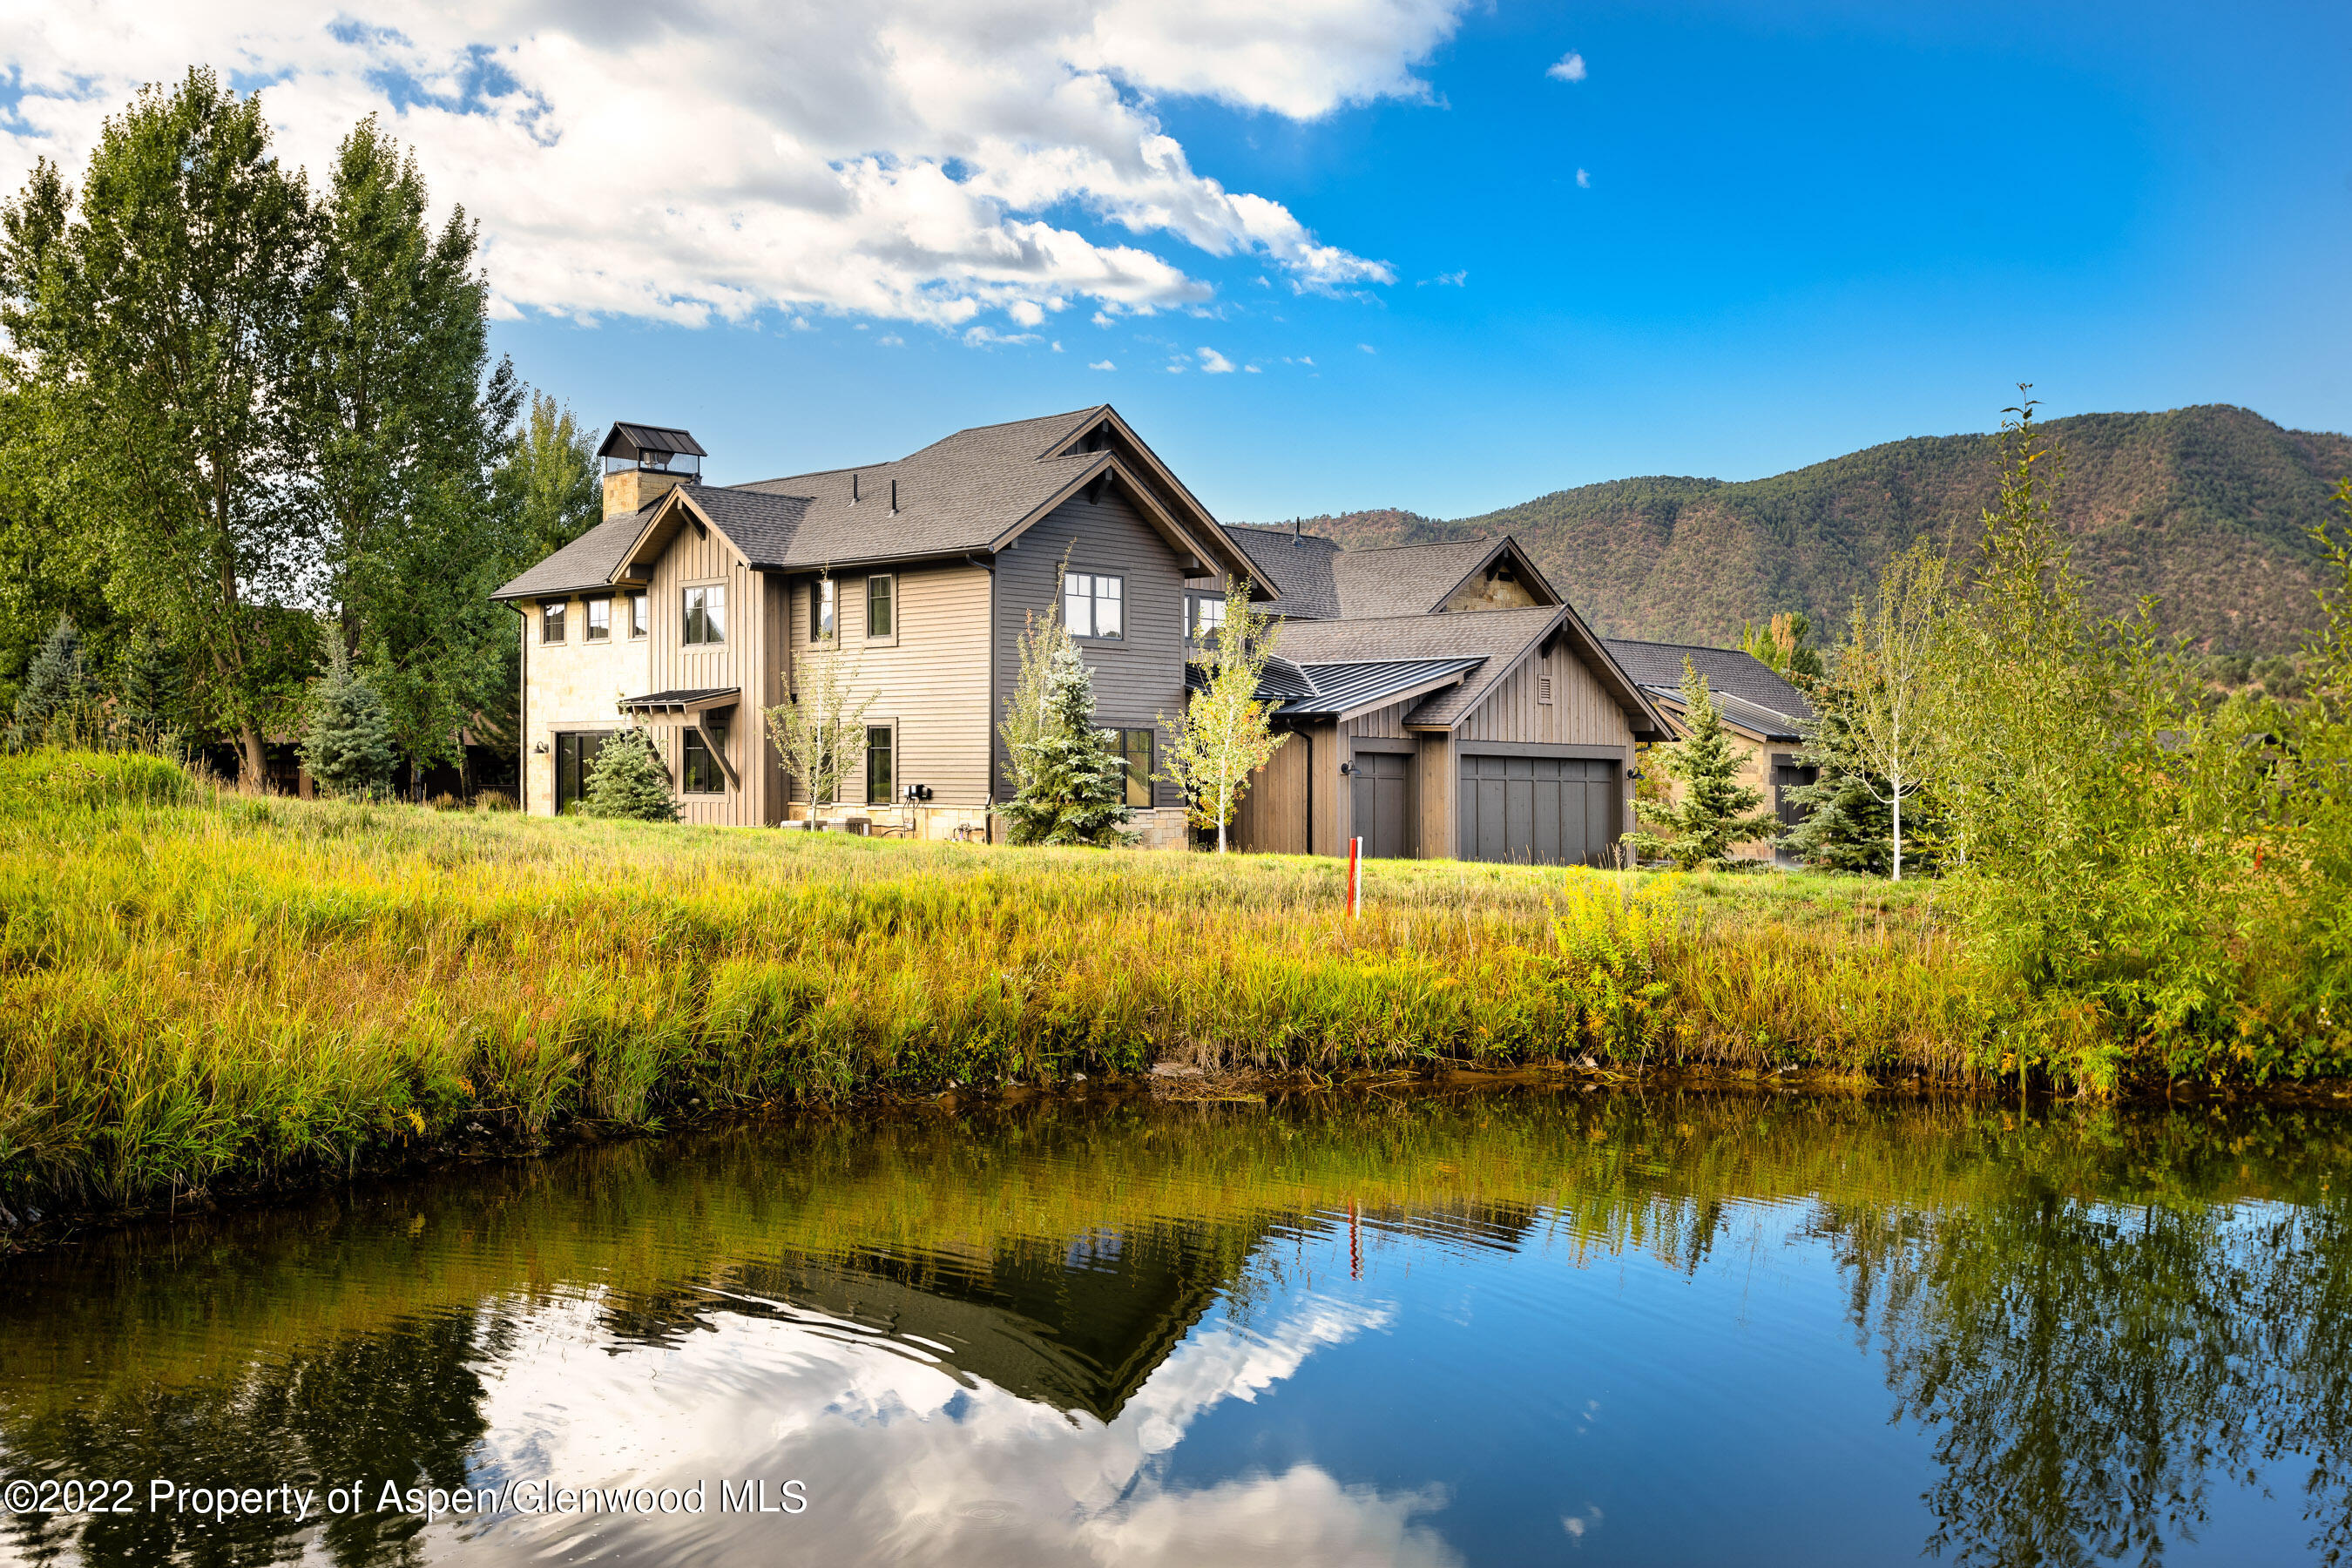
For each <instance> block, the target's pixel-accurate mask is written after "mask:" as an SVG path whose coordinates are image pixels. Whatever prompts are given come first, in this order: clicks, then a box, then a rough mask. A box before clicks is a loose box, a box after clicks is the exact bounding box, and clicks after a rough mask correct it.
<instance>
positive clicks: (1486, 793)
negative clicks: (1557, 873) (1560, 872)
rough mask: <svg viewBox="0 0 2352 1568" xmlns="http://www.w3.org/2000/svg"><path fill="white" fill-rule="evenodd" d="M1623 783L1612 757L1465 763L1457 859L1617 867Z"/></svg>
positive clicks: (1491, 758)
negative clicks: (1460, 841) (1459, 852)
mask: <svg viewBox="0 0 2352 1568" xmlns="http://www.w3.org/2000/svg"><path fill="white" fill-rule="evenodd" d="M1624 776H1625V764H1624V762H1623V761H1622V759H1621V758H1618V757H1569V756H1558V755H1553V756H1542V755H1528V756H1507V755H1467V756H1465V757H1464V758H1463V759H1462V849H1461V853H1462V858H1464V859H1465V860H1512V861H1519V862H1524V863H1531V864H1535V865H1539V866H1559V865H1585V866H1614V865H1616V864H1618V858H1617V849H1618V840H1619V837H1620V836H1621V835H1622V834H1623V832H1624V830H1625V829H1624V820H1623V813H1624V793H1623V792H1624Z"/></svg>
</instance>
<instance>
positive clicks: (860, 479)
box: [495, 405, 1260, 598]
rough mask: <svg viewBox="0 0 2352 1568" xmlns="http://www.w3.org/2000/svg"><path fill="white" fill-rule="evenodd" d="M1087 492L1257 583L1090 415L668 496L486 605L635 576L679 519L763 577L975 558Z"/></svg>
mask: <svg viewBox="0 0 2352 1568" xmlns="http://www.w3.org/2000/svg"><path fill="white" fill-rule="evenodd" d="M621 428H624V427H622V426H615V430H616V431H618V430H619V429H621ZM626 428H631V429H635V428H638V427H636V426H628V427H626ZM645 428H646V429H647V430H651V428H652V427H651V426H646V427H645ZM671 434H676V435H683V434H684V432H672V433H671ZM688 439H691V438H690V437H688ZM1079 443H1083V447H1081V446H1079V445H1077V444H1079ZM607 444H608V445H610V442H608V443H607ZM699 449H700V448H698V447H697V448H695V450H697V451H699ZM1098 481H1099V482H1102V483H1106V484H1114V485H1117V486H1118V488H1119V489H1120V490H1121V491H1122V492H1123V493H1125V494H1126V495H1127V497H1128V498H1129V500H1131V501H1132V502H1133V503H1134V505H1135V508H1136V510H1137V511H1138V512H1139V514H1141V516H1142V517H1143V519H1144V521H1146V522H1147V523H1148V524H1149V525H1150V527H1152V528H1153V529H1154V530H1155V531H1158V532H1159V533H1160V536H1161V537H1162V538H1164V539H1165V540H1167V541H1168V543H1169V545H1170V548H1171V549H1173V550H1175V551H1177V552H1179V553H1180V554H1181V555H1184V556H1186V557H1188V558H1190V559H1191V561H1192V563H1193V565H1194V567H1195V568H1197V569H1200V570H1203V571H1208V572H1231V573H1233V574H1235V575H1242V576H1248V577H1250V578H1252V579H1253V580H1259V578H1260V574H1258V573H1257V571H1256V569H1255V567H1254V566H1253V565H1252V564H1251V563H1250V562H1249V560H1248V558H1247V557H1246V556H1245V555H1244V554H1243V553H1242V552H1240V551H1239V550H1238V549H1236V548H1235V547H1234V544H1233V543H1232V542H1231V541H1229V540H1228V539H1227V538H1226V537H1225V536H1224V533H1223V530H1221V529H1220V528H1219V527H1218V526H1217V522H1216V520H1215V519H1214V518H1213V517H1211V516H1210V515H1209V514H1208V512H1207V511H1205V510H1202V509H1201V507H1200V503H1199V502H1198V501H1197V500H1193V499H1192V492H1191V491H1189V490H1187V489H1184V487H1183V486H1182V485H1181V484H1178V483H1176V482H1175V481H1174V479H1172V477H1171V476H1169V475H1168V474H1167V471H1166V469H1165V468H1163V467H1161V466H1160V461H1159V458H1156V457H1154V456H1152V455H1151V453H1150V448H1149V447H1145V446H1144V445H1143V444H1142V442H1141V441H1140V440H1139V439H1137V438H1136V437H1135V436H1134V433H1133V432H1132V431H1130V430H1129V428H1128V427H1127V426H1126V424H1125V423H1124V422H1123V421H1121V420H1119V419H1118V415H1117V414H1116V413H1115V412H1114V411H1113V410H1111V409H1110V408H1109V407H1108V405H1097V406H1096V407H1093V408H1084V409H1076V410H1074V411H1072V412H1070V413H1067V414H1055V415H1051V416H1046V417H1044V418H1039V419H1022V420H1015V421H1013V423H1011V424H1006V425H988V426H978V427H976V428H973V429H970V430H959V431H957V432H956V433H955V434H954V435H952V436H950V437H946V438H944V439H942V440H939V441H934V442H933V443H931V445H929V446H928V447H924V448H922V450H920V451H919V452H915V453H912V454H910V455H908V456H907V457H904V458H898V460H897V461H895V462H887V463H876V464H872V465H870V466H866V467H862V468H834V469H827V470H824V471H823V472H819V473H813V474H795V475H792V476H789V477H787V478H784V479H761V480H759V481H757V482H755V483H752V484H747V485H730V486H719V485H701V484H684V485H678V486H677V487H675V488H673V489H670V490H669V491H667V493H665V494H664V496H663V497H662V498H661V500H657V501H656V502H654V503H653V504H652V505H651V506H650V507H648V508H646V510H642V511H640V512H638V513H636V514H635V516H634V517H633V518H632V519H630V520H626V521H625V520H623V519H619V518H615V519H614V520H612V521H609V522H606V523H604V524H603V525H601V526H600V527H599V528H597V529H595V530H592V531H591V536H593V537H594V538H595V539H596V540H597V545H596V548H595V549H594V550H593V551H581V550H579V549H578V548H577V545H576V544H575V545H574V546H568V547H567V548H566V550H565V551H560V552H557V555H556V556H555V557H551V558H550V559H549V560H548V561H544V562H541V563H540V564H539V565H538V566H535V567H533V568H531V570H530V571H529V572H527V573H525V574H523V575H522V576H520V577H518V578H517V579H515V581H514V582H513V583H509V584H507V585H506V586H505V587H503V588H501V589H499V592H498V594H497V595H495V596H496V597H499V598H524V597H530V596H531V595H553V594H559V593H563V592H566V591H570V592H578V591H580V590H582V589H583V588H592V587H597V586H602V585H604V584H607V583H610V582H612V581H614V580H615V579H616V578H618V577H620V576H623V575H625V574H628V573H629V572H630V571H631V570H632V569H633V568H635V567H641V566H642V565H643V564H644V563H645V559H646V557H648V556H649V555H650V554H651V553H652V552H658V551H659V549H660V548H661V547H662V546H663V545H664V544H666V543H667V541H668V538H669V536H670V534H671V533H672V532H674V531H676V530H677V527H679V526H680V525H681V524H682V523H683V521H685V520H686V517H687V516H688V515H690V516H691V517H692V518H693V519H694V520H696V521H700V522H702V523H705V524H707V525H708V526H709V527H711V528H714V529H716V530H718V531H719V533H720V534H722V535H723V536H725V538H726V539H727V541H728V542H729V543H730V544H731V545H733V546H734V548H735V549H736V551H737V552H740V554H741V555H742V557H743V559H744V560H745V561H746V562H747V563H750V564H751V565H752V566H754V567H758V568H762V569H769V570H788V571H812V572H814V571H822V570H825V569H827V568H830V567H855V566H861V565H867V564H875V563H884V562H889V561H907V560H922V559H938V558H940V557H953V556H959V555H966V554H985V553H988V552H993V551H997V550H1002V549H1003V548H1004V547H1005V546H1007V545H1009V544H1011V543H1012V542H1013V541H1015V540H1016V539H1018V538H1019V537H1020V536H1021V534H1022V532H1023V531H1025V530H1026V529H1027V528H1028V527H1030V526H1031V525H1032V524H1034V522H1036V521H1038V520H1039V519H1041V518H1043V517H1044V516H1045V514H1046V513H1047V512H1049V511H1051V510H1053V509H1054V508H1055V507H1056V506H1059V505H1061V504H1062V503H1063V502H1064V501H1066V500H1069V499H1070V498H1071V497H1073V496H1074V495H1076V494H1077V493H1079V492H1080V491H1081V490H1082V489H1085V488H1086V487H1087V486H1088V485H1091V484H1094V483H1097V482H1098ZM679 509H685V510H683V511H681V510H679ZM585 542H586V540H585V539H584V538H583V540H582V541H580V542H578V543H585ZM559 561H560V562H561V564H560V565H559V564H558V562H559ZM592 568H593V574H591V570H592Z"/></svg>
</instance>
